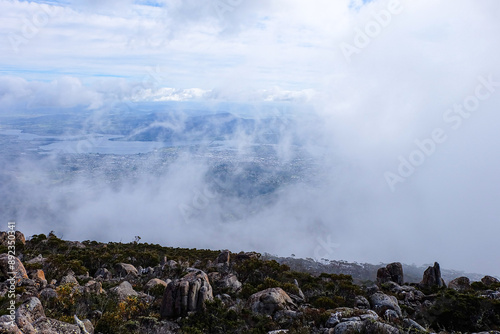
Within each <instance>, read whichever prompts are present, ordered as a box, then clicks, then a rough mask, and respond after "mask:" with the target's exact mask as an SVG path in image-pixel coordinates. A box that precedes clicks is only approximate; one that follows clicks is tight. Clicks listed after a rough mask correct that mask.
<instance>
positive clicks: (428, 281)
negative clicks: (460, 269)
mask: <svg viewBox="0 0 500 334" xmlns="http://www.w3.org/2000/svg"><path fill="white" fill-rule="evenodd" d="M420 286H421V287H423V288H432V287H438V288H441V287H446V284H445V283H444V280H443V279H442V278H441V268H440V267H439V263H437V262H434V266H432V267H428V268H427V269H426V270H425V272H424V276H423V278H422V281H421V282H420Z"/></svg>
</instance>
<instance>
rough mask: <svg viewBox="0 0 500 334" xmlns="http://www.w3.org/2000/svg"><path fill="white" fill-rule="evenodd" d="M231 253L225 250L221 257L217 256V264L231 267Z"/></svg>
mask: <svg viewBox="0 0 500 334" xmlns="http://www.w3.org/2000/svg"><path fill="white" fill-rule="evenodd" d="M230 254H231V253H230V252H229V251H228V250H227V249H226V250H223V251H222V252H221V253H220V254H219V256H217V260H216V263H217V264H225V265H227V266H228V265H229V260H230V259H231V255H230Z"/></svg>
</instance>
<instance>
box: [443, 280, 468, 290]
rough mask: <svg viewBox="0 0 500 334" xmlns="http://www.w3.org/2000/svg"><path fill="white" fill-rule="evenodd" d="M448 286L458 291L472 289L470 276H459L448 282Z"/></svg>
mask: <svg viewBox="0 0 500 334" xmlns="http://www.w3.org/2000/svg"><path fill="white" fill-rule="evenodd" d="M448 288H450V289H453V290H456V291H460V292H463V291H467V290H470V289H471V287H470V280H469V278H468V277H458V278H455V279H454V280H452V281H450V283H448Z"/></svg>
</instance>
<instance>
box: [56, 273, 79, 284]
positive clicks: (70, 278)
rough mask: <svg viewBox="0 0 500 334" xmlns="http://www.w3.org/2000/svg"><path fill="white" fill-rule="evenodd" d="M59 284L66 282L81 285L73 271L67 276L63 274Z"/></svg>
mask: <svg viewBox="0 0 500 334" xmlns="http://www.w3.org/2000/svg"><path fill="white" fill-rule="evenodd" d="M59 284H60V285H64V284H75V285H79V283H78V280H77V279H76V277H75V274H74V273H73V272H70V273H68V274H67V275H66V276H63V278H61V282H60V283H59Z"/></svg>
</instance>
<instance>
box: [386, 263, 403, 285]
mask: <svg viewBox="0 0 500 334" xmlns="http://www.w3.org/2000/svg"><path fill="white" fill-rule="evenodd" d="M386 268H387V270H388V271H389V273H390V275H391V281H393V282H394V283H397V284H399V285H402V284H403V283H404V275H403V266H402V265H401V263H399V262H393V263H389V264H388V265H387V267H386Z"/></svg>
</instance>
